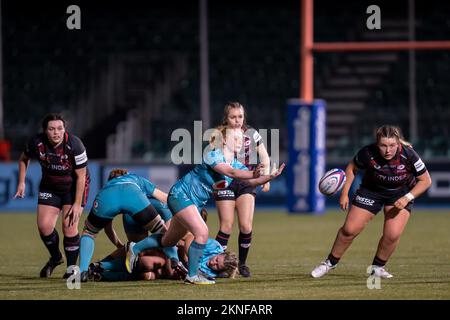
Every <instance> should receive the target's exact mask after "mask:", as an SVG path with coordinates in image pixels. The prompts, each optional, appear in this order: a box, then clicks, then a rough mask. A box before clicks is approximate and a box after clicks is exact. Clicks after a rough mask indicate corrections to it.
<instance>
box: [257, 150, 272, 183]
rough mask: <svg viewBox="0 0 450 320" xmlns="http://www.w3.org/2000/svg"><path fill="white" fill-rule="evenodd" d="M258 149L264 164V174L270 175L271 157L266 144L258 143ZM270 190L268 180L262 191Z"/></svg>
mask: <svg viewBox="0 0 450 320" xmlns="http://www.w3.org/2000/svg"><path fill="white" fill-rule="evenodd" d="M257 150H258V155H259V159H260V160H261V164H262V165H263V174H264V175H269V174H270V157H269V154H268V153H267V150H266V147H265V146H264V144H263V143H260V144H259V145H258V149H257ZM269 190H270V182H266V183H265V184H264V185H263V186H262V191H263V192H268V191H269Z"/></svg>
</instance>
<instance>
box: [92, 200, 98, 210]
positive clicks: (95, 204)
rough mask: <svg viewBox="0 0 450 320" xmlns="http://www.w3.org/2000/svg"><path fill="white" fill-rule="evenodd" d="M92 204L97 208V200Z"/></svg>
mask: <svg viewBox="0 0 450 320" xmlns="http://www.w3.org/2000/svg"><path fill="white" fill-rule="evenodd" d="M93 206H94V209H97V208H98V202H97V200H95V201H94V204H93Z"/></svg>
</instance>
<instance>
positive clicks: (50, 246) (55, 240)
mask: <svg viewBox="0 0 450 320" xmlns="http://www.w3.org/2000/svg"><path fill="white" fill-rule="evenodd" d="M41 239H42V242H44V245H45V246H46V247H47V250H48V252H50V255H51V257H52V259H53V260H54V261H59V260H61V259H62V254H61V251H59V235H58V231H56V230H55V229H53V232H52V233H50V234H49V235H48V236H43V235H41Z"/></svg>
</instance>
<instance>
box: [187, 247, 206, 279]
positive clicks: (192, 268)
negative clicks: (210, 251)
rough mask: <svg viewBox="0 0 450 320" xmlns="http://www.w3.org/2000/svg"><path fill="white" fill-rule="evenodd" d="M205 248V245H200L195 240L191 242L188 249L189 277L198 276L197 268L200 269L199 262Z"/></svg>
mask: <svg viewBox="0 0 450 320" xmlns="http://www.w3.org/2000/svg"><path fill="white" fill-rule="evenodd" d="M204 248H205V244H200V243H198V242H196V241H195V240H194V241H192V243H191V246H190V247H189V253H188V257H189V266H188V270H189V276H190V277H193V276H195V275H196V274H198V268H199V267H200V261H201V259H202V257H203V249H204Z"/></svg>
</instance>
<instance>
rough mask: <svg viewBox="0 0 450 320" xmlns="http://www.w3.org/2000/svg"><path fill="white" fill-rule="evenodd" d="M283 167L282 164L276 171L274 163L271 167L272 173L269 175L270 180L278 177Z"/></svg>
mask: <svg viewBox="0 0 450 320" xmlns="http://www.w3.org/2000/svg"><path fill="white" fill-rule="evenodd" d="M285 166H286V165H285V164H284V163H282V164H281V166H280V167H279V168H278V169H277V165H276V164H275V163H274V164H273V166H272V172H271V173H270V180H273V179H275V178H276V177H278V176H279V175H280V174H281V173H282V172H283V170H284V167H285Z"/></svg>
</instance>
